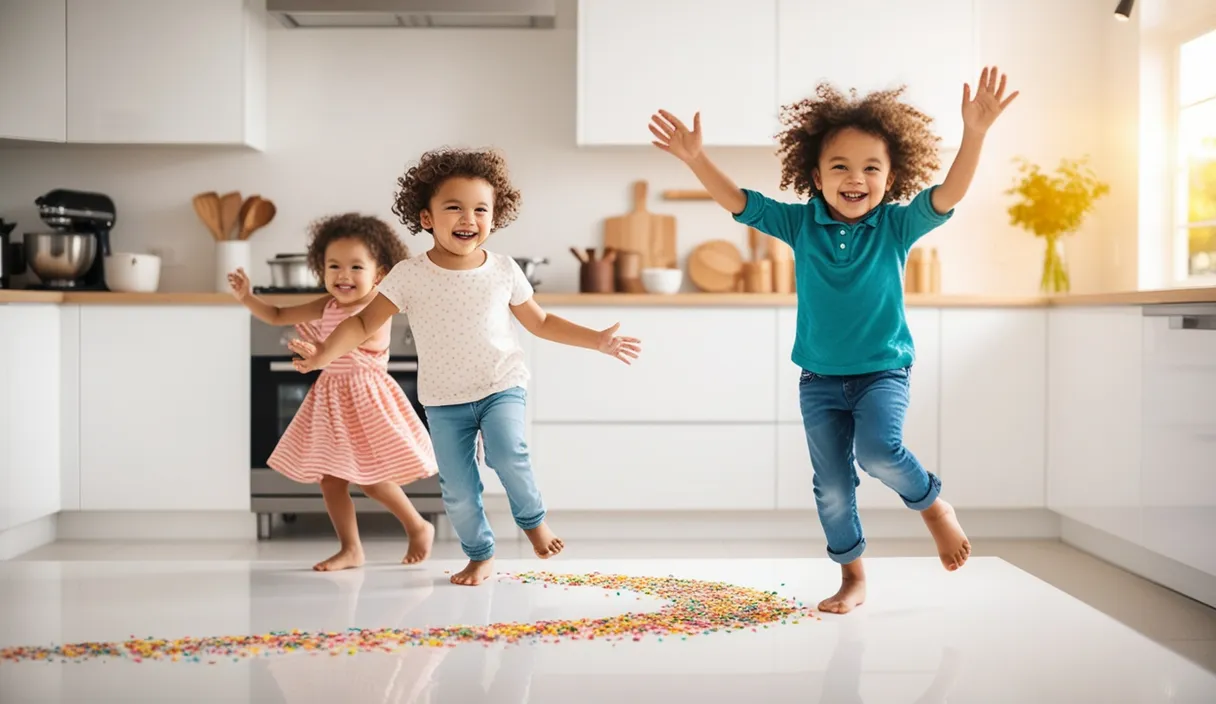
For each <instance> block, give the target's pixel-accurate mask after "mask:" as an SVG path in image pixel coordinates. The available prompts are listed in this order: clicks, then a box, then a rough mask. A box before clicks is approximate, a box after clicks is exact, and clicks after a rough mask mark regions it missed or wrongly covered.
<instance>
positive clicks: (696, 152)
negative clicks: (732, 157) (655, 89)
mask: <svg viewBox="0 0 1216 704" xmlns="http://www.w3.org/2000/svg"><path fill="white" fill-rule="evenodd" d="M650 119H651V123H650V132H651V134H653V135H654V136H655V137H657V139H656V140H654V141H653V142H652V144H654V145H655V146H656V147H658V148H659V149H662V150H663V151H665V152H667V153H668V154H671V155H673V156H675V157H676V158H677V159H679V160H680V161H682V162H684V163H685V164H687V165H688V168H689V169H691V170H692V172H693V175H695V176H696V177H697V180H699V181H700V182H701V185H702V186H705V190H707V191H709V195H711V196H713V199H714V200H715V201H717V203H718V205H720V206H722V207H723V208H726V210H727V211H728V212H730V214H731V215H738V214H739V213H742V212H743V208H744V207H746V206H747V196H746V195H744V193H743V190H742V189H740V188H739V187H738V186H736V185H735V182H734V181H732V180H730V177H729V176H727V175H726V174H724V173H722V170H721V169H719V168H718V167H717V165H715V164H714V163H713V161H711V160H710V158H709V157H708V156H707V155H706V154H705V151H704V150H703V149H702V148H701V142H702V140H701V113H699V112H698V113H696V114H694V115H693V116H692V130H689V129H688V128H687V127H686V126H685V125H684V123H683V122H681V121H680V118H678V117H676V116H675V115H672V114H671V113H669V112H667V111H666V110H660V111H659V112H658V114H656V115H652V116H651V118H650Z"/></svg>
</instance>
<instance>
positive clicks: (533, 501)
mask: <svg viewBox="0 0 1216 704" xmlns="http://www.w3.org/2000/svg"><path fill="white" fill-rule="evenodd" d="M526 397H527V394H526V392H525V391H524V390H523V389H522V388H519V387H514V388H510V389H507V390H505V391H500V392H498V393H496V394H491V395H490V396H487V397H485V398H483V399H481V400H480V401H473V402H472V403H461V404H456V405H451V406H427V407H426V419H427V425H428V426H429V427H430V432H431V444H432V445H433V446H434V448H435V457H436V459H437V460H438V461H439V488H440V491H441V492H442V493H443V508H444V510H445V511H446V512H447V516H448V520H449V521H451V522H452V528H453V529H454V530H455V531H456V537H457V538H459V539H460V547H461V548H462V549H463V550H464V554H465V555H467V556H468V558H469V559H470V560H478V561H479V560H488V559H490V558H491V557H493V556H494V532H493V531H492V530H490V522H489V521H488V520H486V512H485V507H484V506H483V504H482V502H481V492H482V489H483V486H482V483H481V471H480V469H479V468H478V466H477V433H478V431H481V437H482V440H483V442H484V443H485V454H486V464H488V465H489V466H490V467H491V468H493V469H494V471H495V472H496V473H497V474H498V478H499V480H501V481H502V485H503V488H504V489H506V490H507V501H508V502H509V503H510V505H511V514H512V516H514V517H515V524H516V525H518V526H519V527H520V528H521V529H523V530H531V529H532V528H535V527H537V526H539V525H540V524H541V523H543V522H544V520H545V507H544V503H543V502H542V501H541V497H540V492H539V491H538V490H537V488H536V482H535V481H534V480H533V477H532V462H531V459H530V457H529V454H528V444H527V442H526V441H525V439H524V428H525V419H524V410H525V408H524V404H525V401H526Z"/></svg>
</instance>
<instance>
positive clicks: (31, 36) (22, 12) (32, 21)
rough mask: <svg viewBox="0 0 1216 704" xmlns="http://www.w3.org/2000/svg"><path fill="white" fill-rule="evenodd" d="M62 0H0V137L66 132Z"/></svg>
mask: <svg viewBox="0 0 1216 704" xmlns="http://www.w3.org/2000/svg"><path fill="white" fill-rule="evenodd" d="M66 15H67V9H66V7H65V6H64V4H63V0H60V1H59V2H54V0H0V139H20V140H30V141H38V142H62V141H63V140H64V138H65V136H66V134H67V128H66V122H65V121H66V114H67V92H66V79H65V78H64V75H65V71H66V68H65V62H66V57H67V34H66V33H65V32H64V26H65V24H66V22H67V19H66Z"/></svg>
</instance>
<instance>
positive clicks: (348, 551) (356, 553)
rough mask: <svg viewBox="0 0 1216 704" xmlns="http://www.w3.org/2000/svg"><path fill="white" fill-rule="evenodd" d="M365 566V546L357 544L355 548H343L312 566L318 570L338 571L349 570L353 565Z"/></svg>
mask: <svg viewBox="0 0 1216 704" xmlns="http://www.w3.org/2000/svg"><path fill="white" fill-rule="evenodd" d="M362 566H363V548H362V547H361V546H355V547H353V548H342V549H341V550H339V551H338V554H336V555H334V556H333V557H331V558H329V559H328V560H322V561H321V562H318V563H317V564H315V565H313V566H312V568H313V569H314V570H316V571H317V572H337V571H338V570H349V569H351V568H352V567H362Z"/></svg>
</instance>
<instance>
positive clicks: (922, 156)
mask: <svg viewBox="0 0 1216 704" xmlns="http://www.w3.org/2000/svg"><path fill="white" fill-rule="evenodd" d="M905 89H906V86H900V87H898V88H894V89H891V90H879V91H874V92H872V93H870V94H868V95H866V96H865V97H863V98H861V99H858V98H857V90H856V89H852V90H850V91H849V95H848V96H845V95H844V94H843V93H841V92H840V91H838V90H836V88H835V87H833V86H832V85H831V84H828V83H821V84H819V86H818V87H817V88H816V89H815V97H813V98H805V99H803V100H801V101H799V102H797V103H793V104H791V105H786V106H783V107H782V109H781V123H782V125H784V129H783V130H782V131H781V132H780V133H778V134H777V135H776V137H777V142H778V144H779V145H780V146H779V147H778V150H777V153H778V154H779V155H780V157H781V188H782V189H783V190H784V189H785V188H787V187H788V186H790V185H792V186H793V187H794V192H795V193H797V194H799V195H803V196H808V197H810V198H816V197H819V196H822V195H823V193H822V192H820V190H819V189H818V188H816V187H815V181H814V180H813V179H812V178H811V173H812V171H813V170H814V169H816V168H818V167H819V156H820V153H821V152H822V150H823V146H824V145H825V144H827V143H828V141H829V140H830V139H831V138H832V137H834V136H836V135H837V134H838V133H839V132H840V131H841V130H844V129H847V128H850V127H851V128H853V129H857V130H860V131H862V132H865V133H867V134H871V135H874V136H875V137H878V138H879V139H882V140H883V141H884V142H886V144H887V153H888V155H889V156H890V158H891V173H892V174H893V175H894V176H895V180H894V182H893V183H892V184H891V188H889V189H887V192H886V194H885V195H884V196H883V201H884V202H887V201H903V200H906V199H908V198H911V197H912V196H914V195H916V193H917V192H918V191H920V190H922V189H923V188H925V186H927V185H928V184H929V182H930V179H932V178H933V174H934V172H936V171H937V170H938V169H939V168H940V167H941V160H940V158H939V157H938V152H937V149H938V143H939V142H940V141H941V138H940V137H938V136H937V135H935V134H933V131H932V130H930V129H929V125H930V124H931V123H932V122H933V118H931V117H929V116H928V115H926V114H925V113H923V112H921V111H920V110H917V109H916V108H914V107H912V106H911V105H908V104H907V103H904V102H901V101H900V100H899V97H900V96H901V95H902V94H903V92H904V90H905Z"/></svg>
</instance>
